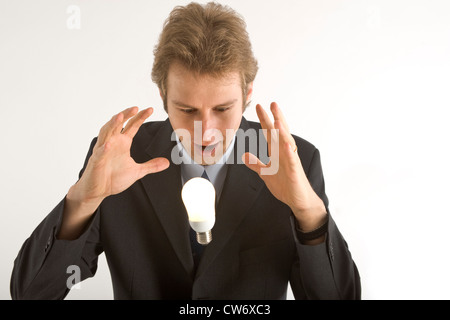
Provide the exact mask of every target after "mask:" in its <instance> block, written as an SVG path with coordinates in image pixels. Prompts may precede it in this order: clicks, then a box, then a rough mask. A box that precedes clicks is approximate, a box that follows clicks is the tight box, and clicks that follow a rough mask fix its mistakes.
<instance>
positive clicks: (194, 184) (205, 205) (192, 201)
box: [181, 178, 216, 245]
mask: <svg viewBox="0 0 450 320" xmlns="http://www.w3.org/2000/svg"><path fill="white" fill-rule="evenodd" d="M181 199H183V202H184V206H185V207H186V211H187V214H188V218H189V224H190V226H191V228H192V229H194V231H195V232H197V242H198V243H200V244H201V245H207V244H208V243H210V242H211V240H212V235H211V229H212V228H213V227H214V223H215V222H216V208H215V203H216V190H215V189H214V185H213V184H212V183H211V182H210V181H209V180H208V179H204V178H192V179H190V180H189V181H187V182H186V183H185V184H184V186H183V189H182V190H181Z"/></svg>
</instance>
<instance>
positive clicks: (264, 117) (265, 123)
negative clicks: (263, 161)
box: [256, 104, 274, 157]
mask: <svg viewBox="0 0 450 320" xmlns="http://www.w3.org/2000/svg"><path fill="white" fill-rule="evenodd" d="M256 114H257V116H258V119H259V122H260V123H261V128H262V129H263V134H264V138H266V141H267V145H268V150H269V157H270V155H271V151H270V150H271V146H272V133H273V131H272V129H274V125H273V123H272V121H271V120H270V118H269V115H268V114H267V113H266V111H265V110H264V109H263V107H262V106H261V105H260V104H258V105H256Z"/></svg>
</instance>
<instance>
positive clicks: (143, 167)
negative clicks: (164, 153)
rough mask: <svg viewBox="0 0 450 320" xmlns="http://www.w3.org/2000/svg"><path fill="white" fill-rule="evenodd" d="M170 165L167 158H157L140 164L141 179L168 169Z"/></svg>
mask: <svg viewBox="0 0 450 320" xmlns="http://www.w3.org/2000/svg"><path fill="white" fill-rule="evenodd" d="M169 165H170V162H169V160H167V159H166V158H162V157H160V158H155V159H152V160H149V161H147V162H145V163H141V164H139V172H140V174H139V179H141V178H143V177H145V176H146V175H148V174H151V173H156V172H160V171H163V170H165V169H167V168H168V167H169Z"/></svg>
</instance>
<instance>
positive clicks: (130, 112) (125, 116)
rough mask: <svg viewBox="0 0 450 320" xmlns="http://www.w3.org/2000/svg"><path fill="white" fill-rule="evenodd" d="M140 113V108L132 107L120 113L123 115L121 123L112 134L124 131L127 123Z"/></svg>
mask: <svg viewBox="0 0 450 320" xmlns="http://www.w3.org/2000/svg"><path fill="white" fill-rule="evenodd" d="M138 111H139V108H138V107H131V108H128V109H125V110H123V111H122V112H120V113H119V114H122V117H121V121H120V123H117V125H116V126H115V127H114V129H113V132H112V133H113V134H119V133H120V132H121V131H122V130H123V125H124V123H125V122H127V121H128V120H129V119H130V118H132V117H134V116H135V115H136V114H137V113H138Z"/></svg>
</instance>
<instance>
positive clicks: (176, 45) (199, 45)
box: [152, 2, 258, 111]
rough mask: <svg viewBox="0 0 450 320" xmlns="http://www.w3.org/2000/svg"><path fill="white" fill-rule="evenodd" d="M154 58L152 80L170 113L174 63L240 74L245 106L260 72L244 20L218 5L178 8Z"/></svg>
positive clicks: (206, 71) (215, 73)
mask: <svg viewBox="0 0 450 320" xmlns="http://www.w3.org/2000/svg"><path fill="white" fill-rule="evenodd" d="M154 55H155V60H154V63H153V70H152V80H153V82H155V83H156V84H157V85H158V88H159V89H160V91H161V93H162V98H163V101H164V109H165V110H166V111H167V75H168V72H169V66H170V65H171V63H172V62H174V61H177V62H180V63H181V64H182V65H183V66H184V67H186V68H188V69H189V70H192V71H194V72H197V73H199V74H208V75H212V76H214V77H221V76H224V75H225V74H226V73H229V72H233V71H237V72H239V73H240V75H241V84H242V94H243V97H244V103H245V99H246V96H247V88H248V84H250V83H251V82H252V81H253V80H254V79H255V77H256V73H257V71H258V64H257V61H256V59H255V57H254V55H253V52H252V47H251V43H250V39H249V36H248V33H247V31H246V23H245V21H244V19H243V18H242V17H241V16H240V15H239V14H238V13H236V12H235V11H234V10H233V9H231V8H230V7H228V6H223V5H220V4H217V3H214V2H210V3H207V4H205V5H200V4H198V3H190V4H188V5H187V6H184V7H182V6H177V7H175V8H174V9H173V10H172V12H171V13H170V15H169V17H168V18H167V20H166V21H165V23H164V27H163V30H162V32H161V35H160V37H159V43H158V44H157V45H156V47H155V50H154Z"/></svg>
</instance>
